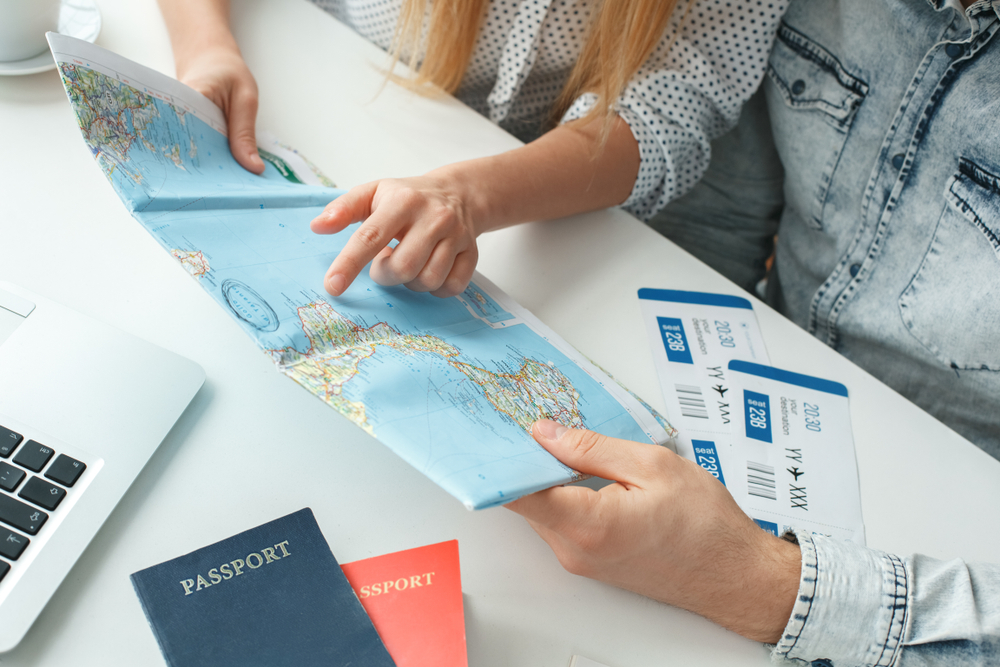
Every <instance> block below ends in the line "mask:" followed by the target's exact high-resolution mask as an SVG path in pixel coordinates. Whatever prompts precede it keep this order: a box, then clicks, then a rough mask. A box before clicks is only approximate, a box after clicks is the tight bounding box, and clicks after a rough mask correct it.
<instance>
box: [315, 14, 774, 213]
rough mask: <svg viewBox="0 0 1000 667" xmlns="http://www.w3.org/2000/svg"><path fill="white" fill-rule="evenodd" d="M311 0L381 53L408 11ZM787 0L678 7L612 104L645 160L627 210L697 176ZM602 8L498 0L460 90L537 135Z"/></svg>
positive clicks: (655, 205)
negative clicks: (401, 14) (589, 26)
mask: <svg viewBox="0 0 1000 667" xmlns="http://www.w3.org/2000/svg"><path fill="white" fill-rule="evenodd" d="M313 2H315V3H316V4H317V5H319V6H320V7H322V8H324V9H325V10H327V11H328V12H330V13H331V14H333V15H334V16H336V17H337V18H338V19H340V20H341V21H343V22H344V23H346V24H347V25H349V26H351V27H352V28H354V29H355V30H356V31H357V32H358V33H360V34H361V35H363V36H364V37H365V38H367V39H369V40H370V41H372V42H373V43H375V44H377V45H378V46H380V47H382V48H383V49H388V48H389V46H390V45H391V43H392V36H393V32H394V30H395V26H396V18H397V17H398V16H399V12H400V7H401V6H402V0H313ZM788 2H789V0H773V1H771V2H767V1H764V0H728V1H727V0H689V2H688V3H685V2H684V0H681V1H680V2H678V9H677V11H675V12H674V17H673V18H672V19H671V27H670V29H668V30H667V31H666V33H665V35H664V37H663V40H662V41H661V42H660V44H659V45H658V46H657V47H656V48H655V49H654V51H653V53H652V54H651V55H650V57H649V59H648V60H647V61H646V63H645V64H644V65H643V66H642V67H641V68H640V69H639V71H638V72H637V73H636V75H635V76H634V77H633V78H632V80H631V81H630V82H629V84H628V86H627V87H626V88H625V90H624V92H623V93H622V95H621V97H620V98H619V99H618V100H617V102H616V105H615V108H616V110H617V112H618V114H619V115H620V116H621V117H622V119H624V120H625V122H626V123H628V125H629V127H630V128H631V130H632V134H633V135H634V136H635V138H636V141H638V142H639V151H640V156H641V163H640V166H639V175H638V178H637V179H636V182H635V185H634V186H633V188H632V193H631V195H629V198H628V199H627V200H626V201H625V202H624V204H623V205H622V206H623V208H625V209H626V210H628V211H630V212H632V213H633V214H635V215H636V216H638V217H640V218H642V219H644V220H648V219H649V218H650V217H652V216H653V215H654V214H655V213H656V212H657V211H659V210H660V209H661V208H663V207H664V206H665V205H666V204H667V202H669V201H670V200H671V199H674V198H676V197H679V196H680V195H682V194H684V193H685V192H687V191H688V190H690V189H691V188H692V187H693V186H694V184H695V183H696V182H697V181H698V179H699V178H701V176H702V174H703V173H704V172H705V169H706V168H707V167H708V161H709V158H710V142H711V140H712V139H714V138H715V137H718V136H719V135H721V134H723V133H725V132H726V131H727V130H729V129H730V128H732V127H733V126H734V125H735V124H736V121H737V119H738V118H739V114H740V109H741V108H742V106H743V103H744V102H746V100H747V99H748V98H749V97H750V95H751V94H752V93H753V92H754V91H755V90H756V89H757V86H758V84H759V83H760V81H761V79H762V78H763V76H764V72H765V70H766V67H767V57H768V53H769V52H770V49H771V43H772V41H773V39H774V34H775V31H776V30H777V26H778V22H779V20H780V19H781V15H782V14H783V13H784V11H785V8H786V7H787V5H788ZM595 4H596V1H595V0H491V2H490V3H489V8H488V10H487V15H486V18H485V19H484V21H483V24H482V27H481V29H480V34H479V39H478V41H477V42H476V45H475V47H474V49H473V53H472V58H471V59H470V61H469V66H468V69H467V70H466V72H465V77H464V78H463V80H462V85H461V87H460V88H459V90H458V92H457V93H456V96H457V97H458V98H459V99H461V100H462V101H463V102H465V103H466V104H468V105H469V106H471V107H472V108H473V109H475V110H476V111H478V112H479V113H481V114H483V115H484V116H486V117H487V118H489V119H490V120H492V121H493V122H494V123H497V124H498V125H500V126H501V127H502V128H504V129H505V130H507V131H508V132H510V133H511V134H513V135H515V136H517V137H518V138H520V139H521V140H522V141H531V140H533V139H535V138H537V137H538V136H539V134H541V132H542V131H543V129H544V125H545V121H546V119H547V117H548V113H549V110H550V108H551V106H552V104H554V103H555V101H556V98H557V97H558V96H559V93H560V92H561V91H562V87H563V85H564V84H565V82H566V79H567V77H568V76H569V73H570V71H571V70H572V68H573V64H574V62H575V61H576V59H577V57H578V56H579V55H580V52H581V50H582V48H583V44H584V40H585V39H586V28H587V24H588V22H589V20H590V13H591V10H592V9H593V7H594V6H595ZM688 5H690V7H688ZM685 9H686V10H687V11H686V12H685ZM685 14H686V15H685ZM595 102H596V96H595V95H593V94H584V95H582V96H581V97H580V98H579V99H577V100H576V101H575V102H574V104H573V105H572V106H571V107H570V109H569V110H568V111H567V112H566V114H565V116H564V117H563V119H562V120H563V122H566V121H569V120H573V119H576V118H581V117H583V116H584V115H586V113H587V112H588V111H589V110H590V109H591V108H592V107H593V105H594V103H595Z"/></svg>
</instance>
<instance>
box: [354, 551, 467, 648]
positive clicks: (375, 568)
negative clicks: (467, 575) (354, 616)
mask: <svg viewBox="0 0 1000 667" xmlns="http://www.w3.org/2000/svg"><path fill="white" fill-rule="evenodd" d="M341 568H342V569H343V571H344V574H345V575H347V581H348V582H350V584H351V588H353V589H354V592H355V593H356V594H357V596H358V599H360V600H361V604H362V606H363V607H364V608H365V611H366V612H368V616H369V618H371V620H372V624H374V625H375V629H376V630H377V631H378V634H379V636H380V637H381V638H382V642H383V643H384V644H385V647H386V649H388V651H389V655H390V656H392V659H393V660H394V661H395V663H396V667H468V664H469V662H468V658H467V656H466V651H465V614H464V612H463V610H462V576H461V573H460V571H459V566H458V540H451V541H449V542H441V543H439V544H431V545H428V546H426V547H418V548H416V549H407V550H406V551H397V552H396V553H392V554H386V555H384V556H376V557H374V558H366V559H365V560H359V561H354V562H353V563H347V564H344V565H341Z"/></svg>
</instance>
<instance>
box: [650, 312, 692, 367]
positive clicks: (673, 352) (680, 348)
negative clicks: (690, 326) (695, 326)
mask: <svg viewBox="0 0 1000 667" xmlns="http://www.w3.org/2000/svg"><path fill="white" fill-rule="evenodd" d="M656 324H657V327H658V328H659V329H660V336H661V337H662V338H663V348H664V349H665V350H666V351H667V359H668V360H670V361H672V362H674V363H676V364H693V363H694V360H693V359H692V358H691V348H690V347H688V341H687V336H685V335H684V325H683V324H682V323H681V321H680V320H679V319H677V318H676V317H657V318H656Z"/></svg>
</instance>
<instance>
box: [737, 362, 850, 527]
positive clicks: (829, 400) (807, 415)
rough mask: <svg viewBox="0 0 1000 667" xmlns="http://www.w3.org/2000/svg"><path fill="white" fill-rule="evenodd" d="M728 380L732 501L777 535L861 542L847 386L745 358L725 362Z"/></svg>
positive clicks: (761, 525)
mask: <svg viewBox="0 0 1000 667" xmlns="http://www.w3.org/2000/svg"><path fill="white" fill-rule="evenodd" d="M729 379H730V382H731V383H732V385H731V386H732V391H733V393H734V398H733V403H734V406H735V407H736V408H737V409H735V410H734V411H733V413H732V416H733V420H732V450H731V451H732V454H731V455H730V456H729V459H730V463H733V464H735V463H738V464H739V465H740V469H739V471H738V472H737V471H732V472H731V473H730V474H731V475H732V476H731V477H730V478H729V480H728V482H729V483H728V484H727V488H728V489H729V492H730V493H732V494H733V498H735V499H736V502H737V504H738V505H739V506H740V507H741V508H742V509H743V511H744V512H746V513H747V514H749V515H750V517H751V518H752V519H754V521H756V522H757V524H758V525H759V526H760V527H761V528H764V529H765V530H769V531H771V532H773V533H774V534H776V535H780V534H781V533H783V532H784V531H785V530H788V529H790V528H803V529H806V530H809V531H811V532H814V533H822V534H824V535H831V536H833V537H836V538H838V539H842V540H850V541H852V542H856V543H858V544H862V545H863V544H864V543H865V526H864V521H863V519H862V516H861V491H860V488H859V486H858V464H857V459H856V458H855V455H854V438H853V436H852V434H851V411H850V406H849V405H848V401H847V388H846V387H845V386H844V385H842V384H840V383H839V382H832V381H830V380H823V379H820V378H815V377H811V376H808V375H800V374H799V373H792V372H790V371H785V370H781V369H778V368H773V367H771V366H762V365H760V364H753V363H747V362H745V361H731V362H729ZM733 467H735V466H731V467H730V470H732V468H733ZM737 475H738V476H737Z"/></svg>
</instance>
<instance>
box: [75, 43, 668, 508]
mask: <svg viewBox="0 0 1000 667" xmlns="http://www.w3.org/2000/svg"><path fill="white" fill-rule="evenodd" d="M60 71H61V74H62V77H63V81H64V84H65V86H66V88H67V92H68V94H69V97H70V100H71V102H72V103H73V105H74V111H75V112H76V114H77V117H78V120H79V122H80V127H81V132H82V133H83V135H84V139H85V140H86V141H87V143H88V145H89V146H90V148H91V151H92V152H93V153H94V155H95V157H96V159H97V161H98V163H99V164H100V165H101V167H102V168H103V169H104V171H105V174H106V175H107V176H108V178H109V180H110V181H111V184H112V185H113V187H114V189H115V190H116V192H117V193H118V195H119V196H120V197H121V199H122V201H123V203H124V204H125V205H126V207H128V209H129V210H130V211H131V212H132V214H133V216H134V217H135V218H136V219H137V220H138V221H139V222H140V223H142V225H143V226H144V227H145V228H146V229H147V230H148V231H149V232H150V233H151V234H152V235H153V236H154V237H155V238H156V240H157V241H158V242H159V243H160V244H161V245H162V246H163V247H164V248H165V249H166V250H167V251H168V252H170V253H171V254H172V255H173V256H174V257H175V258H176V259H177V260H178V261H179V262H180V263H181V265H182V266H183V267H184V268H185V269H186V270H187V271H188V273H190V274H191V275H192V276H194V277H195V279H197V280H198V281H199V283H200V284H201V285H202V287H204V289H205V290H206V291H208V293H209V294H211V295H212V297H213V298H214V299H215V300H216V301H217V302H218V303H219V305H220V306H221V307H223V308H225V309H226V310H227V311H229V312H230V314H231V315H232V316H233V317H234V318H235V319H236V321H237V322H238V323H239V324H240V325H241V326H242V327H243V329H244V331H246V333H247V334H248V335H250V336H251V337H252V338H253V339H254V340H255V341H256V342H257V344H258V345H259V346H260V347H261V348H262V349H263V350H265V351H266V352H267V353H268V354H270V355H271V357H272V359H273V360H275V362H276V363H277V364H278V367H279V369H281V370H282V372H284V373H285V374H287V375H289V377H291V378H293V379H294V380H295V381H296V382H299V383H300V384H301V385H302V386H304V387H305V388H306V389H308V390H309V391H310V392H312V393H313V394H315V395H317V396H318V397H319V398H321V399H322V400H324V401H326V402H327V403H328V404H330V405H331V406H332V407H334V408H335V409H337V410H338V411H339V412H340V413H341V414H343V415H344V416H345V417H347V418H348V419H351V420H352V421H353V422H354V423H355V424H357V425H358V426H360V427H361V428H364V429H365V430H366V431H368V432H369V433H371V434H372V435H374V436H375V437H376V438H378V439H379V440H380V441H382V442H383V443H385V444H386V445H387V446H389V447H390V448H392V449H393V450H394V451H395V452H396V453H397V454H399V455H400V456H402V457H403V458H404V459H405V460H406V461H408V462H409V463H410V464H411V465H413V467H415V468H416V469H418V470H419V471H421V472H422V473H424V474H425V475H427V476H428V477H430V478H431V479H432V480H434V481H435V482H436V483H438V484H439V485H440V486H441V487H442V488H444V489H445V490H447V491H448V492H449V493H451V494H452V495H454V496H455V497H456V498H458V499H459V500H461V501H462V502H463V503H465V504H466V505H467V506H468V507H471V508H477V509H478V508H482V507H489V506H492V505H496V504H502V503H504V502H507V501H509V500H512V499H514V498H516V497H519V496H521V495H524V494H527V493H531V492H533V491H536V490H539V489H543V488H547V487H550V486H553V485H555V484H560V483H566V482H569V481H572V480H574V479H575V478H576V477H577V475H576V474H575V473H574V472H573V471H572V470H570V469H569V468H567V467H566V466H564V465H563V464H561V463H560V462H559V461H557V460H556V459H555V458H553V457H552V456H551V455H549V454H548V453H547V452H545V451H544V450H543V449H542V448H541V447H539V446H538V445H537V444H536V443H535V442H534V440H533V439H532V438H531V436H530V435H529V433H528V429H529V428H530V424H531V423H532V422H533V421H534V420H535V419H537V418H543V417H551V418H554V419H559V420H561V421H563V423H567V425H571V426H577V427H586V428H589V429H592V430H595V431H600V432H602V433H606V434H609V435H614V436H617V437H621V438H627V439H630V440H640V441H647V442H648V441H649V440H650V438H651V435H650V434H649V433H648V432H647V431H646V430H644V428H643V427H642V426H640V424H639V423H638V422H637V420H636V416H635V412H636V411H637V410H643V408H642V407H641V406H639V405H638V403H636V404H635V405H633V406H631V407H629V408H626V407H625V405H623V403H622V402H621V401H620V400H618V399H616V398H615V397H614V396H612V394H611V393H609V392H608V391H607V389H606V387H605V385H604V380H597V379H595V378H594V377H592V376H591V375H590V374H588V373H587V372H586V371H585V370H584V369H583V368H581V366H580V365H578V364H577V363H574V361H572V360H571V359H569V358H568V357H567V356H566V355H565V354H563V353H562V352H560V351H559V349H557V347H556V346H554V345H553V344H552V343H551V342H549V340H547V338H546V336H545V335H541V334H539V333H538V332H537V331H536V330H535V329H533V328H532V326H530V325H529V323H528V322H527V321H525V320H524V319H523V318H522V317H520V316H518V314H517V312H516V310H515V311H514V312H511V311H510V310H509V309H506V308H505V307H503V306H501V305H500V303H499V302H498V301H497V300H496V299H495V298H494V297H493V296H491V294H490V290H489V289H486V288H484V287H483V286H481V285H476V284H473V285H470V287H469V289H468V290H466V292H465V293H464V294H462V295H460V296H459V297H452V298H449V299H439V298H437V297H433V296H431V295H429V294H423V293H416V292H412V291H410V290H408V289H406V288H404V287H391V288H386V287H382V286H380V285H377V284H375V283H374V282H373V281H372V280H371V279H370V278H369V277H368V272H367V270H366V271H364V272H362V274H361V276H360V277H359V278H358V279H357V280H356V281H355V282H354V283H353V284H352V285H351V287H350V288H349V289H348V290H347V291H346V292H345V293H344V294H343V295H342V296H341V297H339V298H334V297H331V296H330V295H329V294H327V293H326V292H325V291H324V290H323V277H324V275H325V272H326V269H327V267H328V266H329V265H330V262H331V261H332V260H333V258H334V257H336V255H337V253H338V252H339V251H340V249H341V248H342V247H343V245H344V244H345V243H346V241H347V239H348V238H349V236H350V234H351V233H353V230H354V228H356V226H357V225H355V226H352V227H351V228H349V229H348V230H345V231H344V232H342V233H340V234H336V235H332V236H319V235H316V234H313V233H312V232H311V231H310V230H309V222H310V220H312V218H314V217H315V216H316V215H317V214H318V213H319V212H320V211H321V210H322V207H323V206H325V205H326V204H327V203H328V202H329V201H331V200H332V199H333V198H335V197H337V196H339V194H341V193H342V191H340V190H336V189H332V188H325V187H320V186H312V185H304V184H302V183H301V182H299V180H298V179H297V178H295V177H294V174H292V175H291V176H290V175H289V174H290V172H289V168H288V165H286V164H283V163H282V162H281V160H280V156H279V157H276V158H274V159H273V160H269V161H267V162H266V170H265V173H264V175H263V176H256V175H253V174H251V173H249V172H247V171H245V170H244V169H243V168H242V167H240V166H239V165H238V164H237V163H236V161H235V160H234V159H233V157H232V155H231V154H230V152H229V148H228V141H227V139H226V137H225V136H224V135H222V134H221V133H219V132H217V131H216V130H214V129H213V128H212V127H210V126H209V125H208V124H206V123H205V122H203V121H202V120H201V119H200V118H198V117H197V116H195V115H194V114H192V113H185V112H181V111H180V110H179V109H178V107H177V106H175V105H172V104H169V103H167V102H165V101H163V100H162V99H158V98H156V97H154V96H152V95H149V94H146V93H144V91H143V90H142V87H141V86H139V87H137V88H132V87H130V86H128V85H125V84H123V83H121V82H120V81H117V80H115V79H114V78H111V77H110V76H107V75H105V74H102V73H100V72H96V71H92V70H88V69H86V68H85V67H81V66H79V65H77V66H70V65H67V64H65V63H61V64H60ZM272 157H273V156H272ZM359 224H360V223H359Z"/></svg>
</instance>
